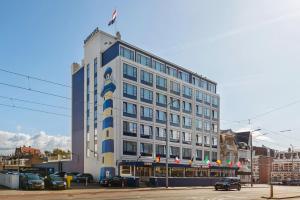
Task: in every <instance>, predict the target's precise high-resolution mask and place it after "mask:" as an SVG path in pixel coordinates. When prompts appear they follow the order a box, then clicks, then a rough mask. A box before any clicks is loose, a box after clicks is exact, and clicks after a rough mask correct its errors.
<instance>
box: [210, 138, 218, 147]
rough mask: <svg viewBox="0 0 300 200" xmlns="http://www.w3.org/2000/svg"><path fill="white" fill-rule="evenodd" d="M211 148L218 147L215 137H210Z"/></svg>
mask: <svg viewBox="0 0 300 200" xmlns="http://www.w3.org/2000/svg"><path fill="white" fill-rule="evenodd" d="M211 139H212V144H211V145H212V148H217V147H218V139H217V137H212V138H211Z"/></svg>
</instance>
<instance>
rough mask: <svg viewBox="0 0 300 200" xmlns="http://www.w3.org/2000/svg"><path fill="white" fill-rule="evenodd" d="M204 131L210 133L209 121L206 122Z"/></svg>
mask: <svg viewBox="0 0 300 200" xmlns="http://www.w3.org/2000/svg"><path fill="white" fill-rule="evenodd" d="M204 131H206V132H209V131H210V123H209V122H208V121H205V122H204Z"/></svg>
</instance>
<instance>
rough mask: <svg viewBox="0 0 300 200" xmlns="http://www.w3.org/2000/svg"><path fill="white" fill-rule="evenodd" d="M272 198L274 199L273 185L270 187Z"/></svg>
mask: <svg viewBox="0 0 300 200" xmlns="http://www.w3.org/2000/svg"><path fill="white" fill-rule="evenodd" d="M270 198H273V185H272V184H271V187H270Z"/></svg>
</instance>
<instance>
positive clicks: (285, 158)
mask: <svg viewBox="0 0 300 200" xmlns="http://www.w3.org/2000/svg"><path fill="white" fill-rule="evenodd" d="M271 176H272V182H283V181H290V180H294V179H297V180H299V179H300V151H299V150H295V151H291V150H290V149H289V150H288V151H280V152H277V153H276V155H275V158H274V159H273V163H272V172H271Z"/></svg>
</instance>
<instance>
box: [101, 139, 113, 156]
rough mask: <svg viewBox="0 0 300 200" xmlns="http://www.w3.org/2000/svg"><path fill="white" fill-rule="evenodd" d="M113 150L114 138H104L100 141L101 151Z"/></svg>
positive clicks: (111, 151) (109, 151) (110, 151)
mask: <svg viewBox="0 0 300 200" xmlns="http://www.w3.org/2000/svg"><path fill="white" fill-rule="evenodd" d="M113 152H114V140H112V139H109V140H104V141H103V142H102V153H113Z"/></svg>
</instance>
